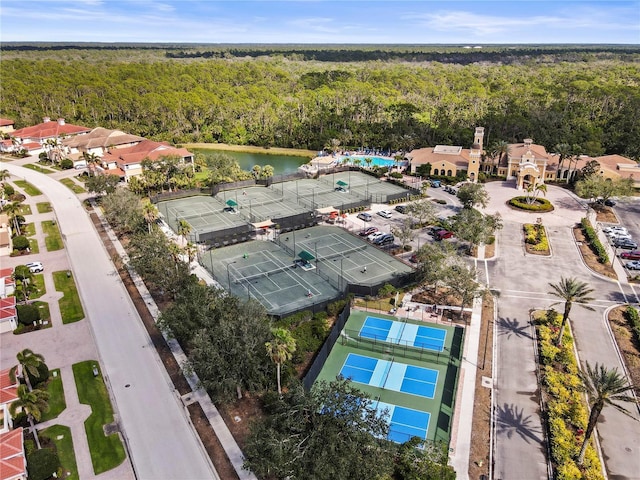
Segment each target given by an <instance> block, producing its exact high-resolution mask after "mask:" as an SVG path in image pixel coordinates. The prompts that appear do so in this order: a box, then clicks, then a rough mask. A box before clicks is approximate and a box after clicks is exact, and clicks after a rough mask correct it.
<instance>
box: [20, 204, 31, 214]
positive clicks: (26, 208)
mask: <svg viewBox="0 0 640 480" xmlns="http://www.w3.org/2000/svg"><path fill="white" fill-rule="evenodd" d="M18 213H19V214H20V215H31V205H29V204H28V203H22V204H20V210H19V211H18Z"/></svg>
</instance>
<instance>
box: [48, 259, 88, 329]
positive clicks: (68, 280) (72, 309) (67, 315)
mask: <svg viewBox="0 0 640 480" xmlns="http://www.w3.org/2000/svg"><path fill="white" fill-rule="evenodd" d="M53 283H54V285H55V286H56V290H57V291H58V292H62V298H61V299H60V300H58V304H59V305H60V314H61V315H62V323H64V324H66V323H73V322H77V321H78V320H82V319H83V318H84V310H83V309H82V303H81V302H80V296H79V295H78V289H77V288H76V282H75V281H74V279H73V275H72V274H71V272H70V271H68V270H65V271H60V272H53Z"/></svg>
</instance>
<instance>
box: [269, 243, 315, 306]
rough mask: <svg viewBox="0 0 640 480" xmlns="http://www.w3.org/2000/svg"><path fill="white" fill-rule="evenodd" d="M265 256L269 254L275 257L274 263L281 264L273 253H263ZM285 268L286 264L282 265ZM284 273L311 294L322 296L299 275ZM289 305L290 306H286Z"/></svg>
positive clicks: (288, 271)
mask: <svg viewBox="0 0 640 480" xmlns="http://www.w3.org/2000/svg"><path fill="white" fill-rule="evenodd" d="M262 253H263V254H265V255H266V254H269V255H271V256H273V260H274V262H275V261H277V262H280V260H279V259H278V258H276V257H275V256H274V255H273V253H271V252H268V251H267V252H262ZM282 266H283V267H284V266H286V264H283V265H282ZM283 272H285V273H286V274H287V275H288V276H289V277H290V278H291V279H292V280H295V281H296V282H297V283H298V284H299V285H302V286H303V287H305V288H306V289H307V290H308V291H310V292H311V293H315V294H316V295H320V290H318V289H317V288H315V287H314V286H313V285H311V284H309V283H307V282H306V281H305V280H304V279H303V278H302V277H301V276H300V275H299V274H298V273H296V272H293V271H291V270H283ZM286 305H288V304H286Z"/></svg>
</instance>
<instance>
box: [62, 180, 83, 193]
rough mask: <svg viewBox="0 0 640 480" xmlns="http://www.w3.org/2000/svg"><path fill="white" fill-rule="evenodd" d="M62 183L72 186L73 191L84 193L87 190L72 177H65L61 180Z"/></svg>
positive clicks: (68, 186)
mask: <svg viewBox="0 0 640 480" xmlns="http://www.w3.org/2000/svg"><path fill="white" fill-rule="evenodd" d="M60 183H62V184H63V185H65V186H66V187H67V188H70V189H71V191H72V192H73V193H84V192H86V190H85V189H84V188H82V187H81V186H80V185H78V184H77V183H76V182H74V181H73V180H71V179H70V178H63V179H61V180H60Z"/></svg>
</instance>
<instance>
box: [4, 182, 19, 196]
mask: <svg viewBox="0 0 640 480" xmlns="http://www.w3.org/2000/svg"><path fill="white" fill-rule="evenodd" d="M15 193H16V190H15V189H14V188H13V185H9V184H8V183H5V184H4V194H5V195H6V196H7V197H11V196H12V195H15Z"/></svg>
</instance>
